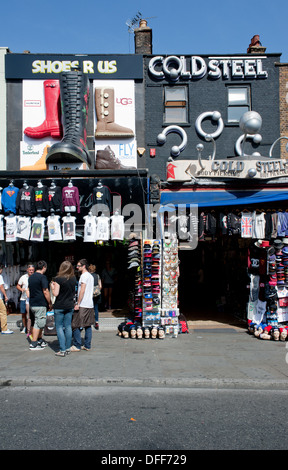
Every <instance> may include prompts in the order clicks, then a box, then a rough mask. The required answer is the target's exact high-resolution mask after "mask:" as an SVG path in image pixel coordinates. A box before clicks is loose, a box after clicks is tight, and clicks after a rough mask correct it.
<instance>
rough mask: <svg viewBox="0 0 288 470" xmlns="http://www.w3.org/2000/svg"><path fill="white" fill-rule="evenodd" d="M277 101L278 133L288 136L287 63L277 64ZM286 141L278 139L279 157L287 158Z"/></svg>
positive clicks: (287, 141)
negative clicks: (278, 105) (278, 111)
mask: <svg viewBox="0 0 288 470" xmlns="http://www.w3.org/2000/svg"><path fill="white" fill-rule="evenodd" d="M279 103H280V135H281V137H283V136H286V137H288V64H279ZM287 143H288V140H286V139H282V140H281V141H280V145H281V158H288V153H287V151H286V145H287Z"/></svg>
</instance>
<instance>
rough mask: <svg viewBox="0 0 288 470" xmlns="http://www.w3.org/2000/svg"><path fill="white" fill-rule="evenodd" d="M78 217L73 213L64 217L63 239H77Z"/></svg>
mask: <svg viewBox="0 0 288 470" xmlns="http://www.w3.org/2000/svg"><path fill="white" fill-rule="evenodd" d="M75 221H76V217H74V216H72V215H71V214H67V216H64V217H62V236H63V240H64V241H67V240H76V222H75Z"/></svg>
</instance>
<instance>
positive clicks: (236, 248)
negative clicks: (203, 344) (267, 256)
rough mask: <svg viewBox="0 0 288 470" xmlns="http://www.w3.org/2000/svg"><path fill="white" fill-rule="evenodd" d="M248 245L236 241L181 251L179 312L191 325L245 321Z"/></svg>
mask: <svg viewBox="0 0 288 470" xmlns="http://www.w3.org/2000/svg"><path fill="white" fill-rule="evenodd" d="M247 249H248V246H247V241H245V240H244V241H243V240H241V239H238V238H233V237H221V238H219V239H216V240H211V241H208V240H207V241H205V242H199V243H198V246H197V248H196V249H194V250H181V249H180V250H179V260H180V266H179V268H180V276H179V308H180V312H181V313H183V314H184V315H185V316H186V318H187V320H188V321H189V320H190V321H198V320H202V321H205V320H207V321H220V322H234V321H236V320H240V321H241V320H242V321H243V320H244V319H245V318H246V302H247V295H248V292H247V280H248V277H247Z"/></svg>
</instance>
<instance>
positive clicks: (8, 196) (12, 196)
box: [1, 184, 19, 214]
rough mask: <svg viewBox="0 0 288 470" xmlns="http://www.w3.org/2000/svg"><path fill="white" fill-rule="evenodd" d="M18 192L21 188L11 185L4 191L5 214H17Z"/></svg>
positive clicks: (3, 204) (2, 200)
mask: <svg viewBox="0 0 288 470" xmlns="http://www.w3.org/2000/svg"><path fill="white" fill-rule="evenodd" d="M18 192H19V188H16V186H14V185H10V184H9V186H7V188H4V189H3V192H2V198H1V202H2V207H3V210H4V212H5V213H7V212H13V214H16V200H17V195H18Z"/></svg>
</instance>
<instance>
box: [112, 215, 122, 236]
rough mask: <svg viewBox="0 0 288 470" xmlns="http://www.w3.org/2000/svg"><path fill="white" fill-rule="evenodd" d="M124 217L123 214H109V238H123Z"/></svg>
mask: <svg viewBox="0 0 288 470" xmlns="http://www.w3.org/2000/svg"><path fill="white" fill-rule="evenodd" d="M124 231H125V226H124V217H123V215H112V216H111V240H123V238H124Z"/></svg>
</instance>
